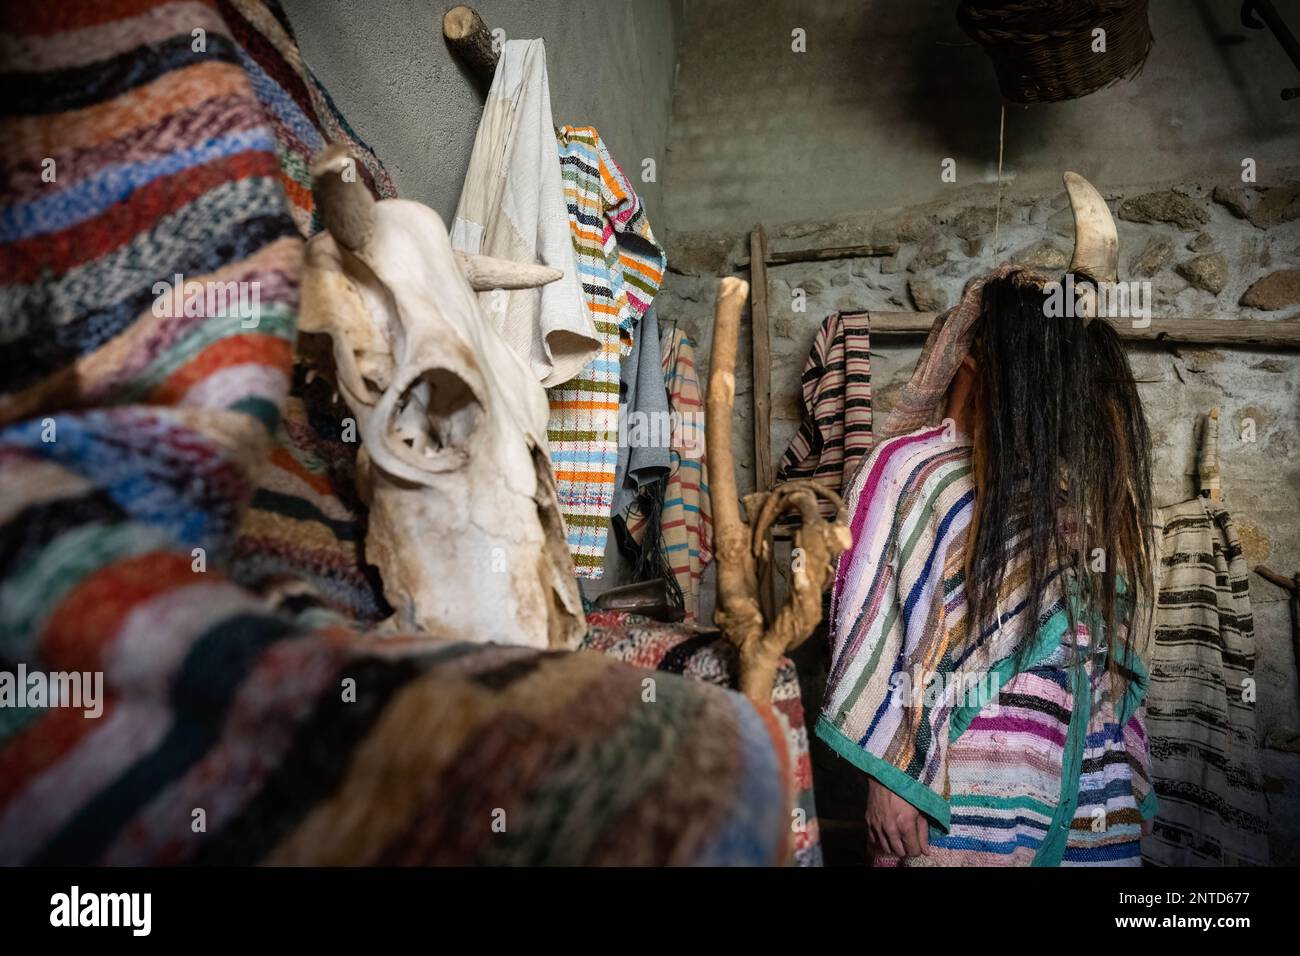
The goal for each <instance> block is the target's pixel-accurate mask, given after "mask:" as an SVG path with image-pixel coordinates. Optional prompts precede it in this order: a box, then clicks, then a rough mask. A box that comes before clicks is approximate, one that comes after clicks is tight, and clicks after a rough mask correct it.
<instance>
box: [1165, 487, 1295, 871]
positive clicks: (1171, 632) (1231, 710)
mask: <svg viewBox="0 0 1300 956" xmlns="http://www.w3.org/2000/svg"><path fill="white" fill-rule="evenodd" d="M1157 530H1158V540H1159V541H1160V551H1161V559H1160V586H1159V591H1158V599H1157V603H1156V614H1155V635H1154V638H1155V646H1154V652H1153V657H1152V663H1151V691H1150V694H1149V700H1148V704H1147V723H1148V729H1149V732H1150V735H1151V772H1152V774H1153V775H1154V777H1155V789H1156V793H1157V794H1159V796H1160V814H1159V816H1157V817H1156V821H1155V827H1154V829H1153V831H1152V833H1151V834H1150V835H1149V836H1147V837H1145V838H1144V839H1143V841H1142V855H1143V858H1144V859H1145V860H1146V861H1147V862H1148V863H1151V864H1154V865H1158V866H1267V865H1268V861H1269V848H1268V804H1267V800H1266V798H1265V795H1264V791H1263V785H1262V774H1261V769H1260V754H1259V741H1258V739H1257V737H1256V731H1255V706H1254V703H1253V698H1252V697H1251V696H1250V695H1248V694H1246V693H1244V692H1245V690H1246V688H1247V687H1248V686H1249V685H1250V684H1251V683H1252V682H1253V680H1254V676H1255V629H1254V623H1253V618H1252V615H1251V608H1250V582H1249V569H1248V568H1247V567H1246V559H1245V556H1244V555H1243V554H1242V550H1241V540H1240V538H1239V537H1238V536H1237V529H1236V527H1235V526H1234V525H1233V522H1232V518H1231V516H1229V514H1228V512H1227V511H1225V510H1224V508H1223V507H1222V506H1221V505H1219V504H1217V503H1216V502H1213V501H1209V500H1207V499H1205V498H1193V499H1192V500H1190V501H1184V502H1183V503H1181V504H1177V505H1171V506H1170V507H1167V508H1162V509H1160V516H1159V528H1158V529H1157Z"/></svg>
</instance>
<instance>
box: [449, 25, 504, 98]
mask: <svg viewBox="0 0 1300 956" xmlns="http://www.w3.org/2000/svg"><path fill="white" fill-rule="evenodd" d="M442 36H443V38H444V39H445V40H446V41H447V46H448V48H449V49H450V50H451V52H452V55H453V56H455V57H456V58H457V59H458V60H460V61H461V62H462V63H464V64H465V66H466V68H467V69H468V70H469V71H470V73H471V74H472V75H473V76H474V79H475V80H477V81H478V83H479V85H480V86H481V87H482V89H483V90H485V91H486V90H487V89H488V88H489V87H490V86H491V85H492V77H493V76H495V75H496V70H497V59H498V58H499V54H498V53H497V51H496V50H495V49H494V48H493V46H492V34H491V33H490V32H489V31H488V28H487V25H486V24H485V23H484V22H483V18H482V17H480V16H479V15H478V12H477V11H475V9H474V8H473V7H466V6H456V7H452V8H451V9H450V10H448V11H447V12H446V13H445V14H443V17H442Z"/></svg>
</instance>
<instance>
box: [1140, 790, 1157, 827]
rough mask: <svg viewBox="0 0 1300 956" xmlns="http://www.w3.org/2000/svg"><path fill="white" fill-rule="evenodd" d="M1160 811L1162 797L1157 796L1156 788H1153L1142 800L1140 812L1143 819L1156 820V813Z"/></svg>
mask: <svg viewBox="0 0 1300 956" xmlns="http://www.w3.org/2000/svg"><path fill="white" fill-rule="evenodd" d="M1159 812H1160V799H1159V798H1158V797H1157V796H1156V792H1155V790H1152V791H1151V792H1150V793H1148V794H1147V795H1146V796H1145V797H1143V798H1142V802H1141V803H1139V804H1138V813H1139V814H1140V815H1141V817H1142V819H1143V820H1154V819H1155V818H1156V814H1157V813H1159Z"/></svg>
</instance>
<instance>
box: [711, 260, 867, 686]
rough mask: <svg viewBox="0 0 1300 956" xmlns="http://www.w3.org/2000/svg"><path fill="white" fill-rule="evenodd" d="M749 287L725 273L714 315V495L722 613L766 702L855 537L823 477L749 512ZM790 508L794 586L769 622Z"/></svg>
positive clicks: (717, 615) (764, 496) (753, 500)
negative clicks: (777, 545) (742, 382)
mask: <svg viewBox="0 0 1300 956" xmlns="http://www.w3.org/2000/svg"><path fill="white" fill-rule="evenodd" d="M748 295H749V284H748V283H747V282H745V281H744V280H743V279H736V278H731V277H728V278H725V279H723V280H722V281H721V283H720V284H719V286H718V302H717V306H716V309H715V312H714V320H713V351H712V356H711V358H710V360H709V390H708V401H707V403H706V405H705V428H706V432H707V434H708V440H709V502H710V504H711V505H712V510H713V536H714V553H715V555H716V556H717V561H718V602H717V610H715V611H714V615H713V619H714V623H716V624H717V625H718V627H720V628H721V629H722V633H723V634H724V635H725V636H726V637H727V639H728V640H729V641H731V642H732V643H733V644H735V645H736V647H737V648H739V650H740V690H741V691H742V692H743V693H744V694H745V695H746V696H747V697H749V699H750V700H752V701H754V702H756V703H762V704H770V703H771V700H772V687H773V685H774V684H775V682H776V670H777V667H778V666H779V665H780V663H781V657H782V656H783V655H784V654H785V653H786V652H787V651H789V650H792V649H794V648H796V647H798V646H799V645H800V644H802V643H803V642H804V641H806V640H807V639H808V636H809V635H810V634H812V632H813V631H814V630H815V629H816V627H817V625H818V624H819V623H820V622H821V619H822V592H823V591H825V589H826V585H827V583H828V582H829V581H830V579H831V576H832V575H833V574H834V573H835V559H836V558H837V557H838V556H839V555H840V554H841V552H843V551H844V550H845V549H847V548H848V546H849V544H850V543H851V542H852V538H851V536H850V534H849V529H848V527H846V526H845V525H844V523H843V522H842V521H841V520H840V519H841V517H842V516H843V512H844V504H843V502H842V501H840V498H839V496H838V495H837V494H835V493H834V492H833V491H830V490H829V489H827V488H825V487H823V486H822V485H820V484H818V483H817V482H815V481H803V480H800V481H790V482H784V483H782V484H780V485H778V486H777V487H776V488H775V489H773V490H771V491H768V490H763V491H757V492H754V493H753V494H751V495H747V496H746V497H745V509H746V511H747V512H748V513H749V516H750V519H751V520H752V522H753V524H752V526H751V525H748V524H746V523H745V522H744V521H743V520H742V519H741V517H740V499H739V496H738V494H737V491H736V465H735V457H734V456H733V454H732V451H731V421H732V413H733V411H734V409H735V405H736V342H737V340H738V339H739V337H740V316H741V312H742V311H743V310H744V306H745V301H746V299H747V297H748ZM819 499H825V500H828V501H830V502H832V503H833V504H834V505H835V518H834V520H832V521H829V522H828V521H826V520H825V519H824V518H822V516H821V512H820V511H819V509H818V500H819ZM788 512H796V513H798V514H799V516H800V518H801V519H802V524H801V525H800V527H799V529H798V530H797V531H796V532H795V535H794V551H793V552H792V556H793V557H792V560H791V570H792V572H793V573H792V575H791V593H790V598H789V601H788V602H787V604H786V605H785V607H783V608H781V609H780V611H778V612H777V613H776V615H775V618H774V619H773V620H770V621H768V620H765V619H764V617H763V610H762V603H761V601H760V597H759V580H760V576H761V573H762V570H763V567H764V565H766V564H767V563H769V562H770V561H771V558H772V556H771V554H770V553H769V552H768V548H767V544H766V540H767V533H768V531H769V530H770V529H771V527H772V525H773V523H775V522H776V521H777V520H778V519H779V518H780V517H781V516H782V515H784V514H786V513H788Z"/></svg>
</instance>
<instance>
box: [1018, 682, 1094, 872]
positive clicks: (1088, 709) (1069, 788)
mask: <svg viewBox="0 0 1300 956" xmlns="http://www.w3.org/2000/svg"><path fill="white" fill-rule="evenodd" d="M1070 683H1071V684H1072V685H1073V686H1072V688H1071V689H1072V691H1073V693H1074V706H1073V708H1072V709H1071V712H1070V731H1069V734H1068V735H1067V736H1066V740H1065V753H1064V755H1063V757H1062V765H1061V799H1060V802H1059V803H1057V805H1056V813H1054V814H1053V815H1052V820H1051V822H1050V823H1048V825H1047V835H1046V836H1045V837H1043V842H1042V844H1041V845H1040V846H1039V847H1038V852H1037V853H1036V854H1034V861H1033V862H1032V863H1031V864H1030V866H1060V865H1061V859H1062V857H1064V856H1065V844H1066V841H1067V840H1068V839H1069V837H1070V827H1071V826H1072V825H1073V823H1074V814H1075V811H1076V810H1078V808H1079V776H1080V774H1082V773H1083V749H1084V745H1085V744H1086V743H1087V737H1088V723H1089V721H1090V720H1091V719H1092V693H1091V685H1090V682H1089V680H1088V668H1087V667H1086V666H1084V665H1083V664H1075V665H1074V666H1072V667H1071V668H1070Z"/></svg>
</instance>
